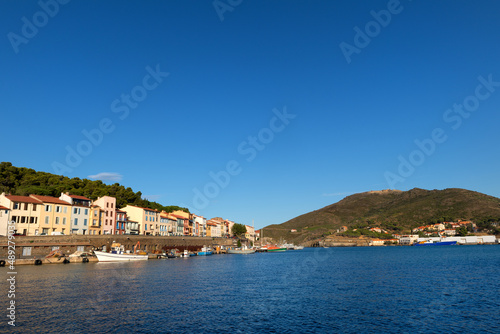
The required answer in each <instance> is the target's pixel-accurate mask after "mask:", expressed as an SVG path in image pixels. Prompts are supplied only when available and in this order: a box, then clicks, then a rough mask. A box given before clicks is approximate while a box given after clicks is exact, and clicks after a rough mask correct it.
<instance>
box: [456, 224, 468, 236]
mask: <svg viewBox="0 0 500 334" xmlns="http://www.w3.org/2000/svg"><path fill="white" fill-rule="evenodd" d="M456 231H457V235H459V236H461V237H463V236H466V235H467V234H468V231H467V227H465V226H461V227H459V228H457V229H456Z"/></svg>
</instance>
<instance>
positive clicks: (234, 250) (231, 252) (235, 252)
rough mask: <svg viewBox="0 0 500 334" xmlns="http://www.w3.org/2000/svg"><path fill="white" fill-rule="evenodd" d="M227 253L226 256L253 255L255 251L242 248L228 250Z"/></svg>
mask: <svg viewBox="0 0 500 334" xmlns="http://www.w3.org/2000/svg"><path fill="white" fill-rule="evenodd" d="M227 253H228V254H253V253H255V249H253V248H246V247H242V248H235V249H228V250H227Z"/></svg>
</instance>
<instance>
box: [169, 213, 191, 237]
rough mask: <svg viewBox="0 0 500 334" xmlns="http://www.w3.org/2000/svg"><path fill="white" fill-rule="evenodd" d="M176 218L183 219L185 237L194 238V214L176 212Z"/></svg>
mask: <svg viewBox="0 0 500 334" xmlns="http://www.w3.org/2000/svg"><path fill="white" fill-rule="evenodd" d="M172 214H173V215H174V217H176V218H177V219H179V218H180V219H182V221H183V223H184V225H183V231H182V234H183V235H188V236H192V235H193V214H192V213H189V212H185V211H182V210H176V211H174V212H172Z"/></svg>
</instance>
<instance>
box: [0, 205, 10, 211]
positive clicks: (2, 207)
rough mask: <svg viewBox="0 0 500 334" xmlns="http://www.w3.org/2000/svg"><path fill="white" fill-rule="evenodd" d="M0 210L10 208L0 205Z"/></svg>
mask: <svg viewBox="0 0 500 334" xmlns="http://www.w3.org/2000/svg"><path fill="white" fill-rule="evenodd" d="M0 210H10V209H9V208H6V207H5V206H1V205H0Z"/></svg>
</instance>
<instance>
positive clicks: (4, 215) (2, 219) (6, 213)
mask: <svg viewBox="0 0 500 334" xmlns="http://www.w3.org/2000/svg"><path fill="white" fill-rule="evenodd" d="M9 221H10V209H9V208H8V207H5V206H2V205H0V235H8V234H9V233H8V231H9V228H8V225H9Z"/></svg>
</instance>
